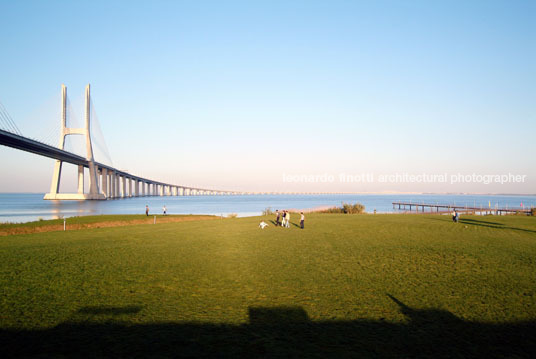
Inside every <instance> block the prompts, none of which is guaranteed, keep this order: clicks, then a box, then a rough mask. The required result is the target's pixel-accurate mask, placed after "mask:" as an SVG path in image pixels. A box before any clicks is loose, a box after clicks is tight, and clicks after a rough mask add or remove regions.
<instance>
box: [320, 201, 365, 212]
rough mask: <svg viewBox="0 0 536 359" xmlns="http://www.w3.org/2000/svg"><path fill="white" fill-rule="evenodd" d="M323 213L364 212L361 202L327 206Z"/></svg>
mask: <svg viewBox="0 0 536 359" xmlns="http://www.w3.org/2000/svg"><path fill="white" fill-rule="evenodd" d="M322 212H323V213H346V214H362V213H365V206H363V205H362V204H361V203H355V204H351V203H344V202H343V203H342V207H333V208H328V209H326V210H324V211H322Z"/></svg>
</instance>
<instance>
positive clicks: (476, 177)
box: [283, 172, 527, 185]
mask: <svg viewBox="0 0 536 359" xmlns="http://www.w3.org/2000/svg"><path fill="white" fill-rule="evenodd" d="M526 180H527V175H520V174H513V173H507V174H481V173H471V174H463V173H455V174H448V173H440V174H434V173H407V172H403V173H392V174H379V175H376V174H374V173H355V174H348V173H339V174H338V175H334V174H330V173H321V174H287V173H284V174H283V182H285V183H334V182H339V183H376V182H377V183H448V184H455V183H480V184H484V185H488V184H493V183H495V184H506V183H524V182H525V181H526Z"/></svg>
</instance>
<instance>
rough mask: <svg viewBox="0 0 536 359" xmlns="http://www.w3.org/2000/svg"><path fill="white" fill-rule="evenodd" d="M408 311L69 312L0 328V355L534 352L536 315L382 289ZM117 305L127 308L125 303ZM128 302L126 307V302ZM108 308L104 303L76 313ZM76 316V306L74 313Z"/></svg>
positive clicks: (510, 354)
mask: <svg viewBox="0 0 536 359" xmlns="http://www.w3.org/2000/svg"><path fill="white" fill-rule="evenodd" d="M388 296H389V297H390V298H391V299H392V300H393V302H394V303H396V304H397V305H398V307H399V310H400V311H401V312H402V313H403V314H404V315H405V316H406V317H407V319H408V321H407V322H404V323H390V322H386V321H384V320H379V321H375V320H365V319H363V320H325V321H312V320H310V318H309V316H308V315H307V313H306V311H305V310H304V309H303V308H301V307H297V306H296V307H292V306H290V307H272V308H268V307H250V308H249V322H248V323H245V324H239V325H231V324H216V323H198V322H161V323H148V324H136V323H134V322H129V321H96V320H94V321H83V322H82V321H79V320H73V319H72V320H70V321H67V322H64V323H62V324H59V325H57V326H55V327H53V328H49V329H35V330H16V329H0V340H1V341H0V343H1V344H2V348H3V354H4V357H21V356H23V357H65V356H67V357H131V356H136V357H215V358H222V357H230V358H236V357H239V358H240V357H244V358H259V357H262V358H288V357H295V358H301V357H308V358H310V357H316V358H326V357H330V358H340V357H416V358H436V357H442V358H447V357H449V358H450V357H486V358H488V357H489V358H493V357H517V358H531V357H534V356H535V355H536V341H535V340H534V338H535V337H536V321H535V320H532V321H525V322H514V323H501V324H491V323H481V322H471V321H466V320H463V319H461V318H458V317H456V316H455V315H453V314H452V313H450V312H448V311H446V310H440V309H415V308H411V307H409V306H407V305H406V304H404V303H402V302H401V301H400V300H398V299H397V298H395V297H393V296H391V295H388ZM125 308H127V309H125V310H120V308H116V309H115V310H112V311H111V312H113V313H115V312H116V311H117V310H119V312H122V313H131V314H134V312H135V310H132V308H130V307H125ZM129 308H130V309H129ZM80 312H81V313H91V312H96V313H97V314H101V313H102V312H104V313H108V312H110V309H109V308H105V309H103V310H99V309H97V310H96V308H95V307H92V308H91V309H87V308H86V309H84V308H83V309H82V310H80V311H79V313H80ZM75 318H76V314H75Z"/></svg>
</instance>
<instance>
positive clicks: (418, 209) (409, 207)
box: [393, 202, 531, 216]
mask: <svg viewBox="0 0 536 359" xmlns="http://www.w3.org/2000/svg"><path fill="white" fill-rule="evenodd" d="M393 209H398V210H400V211H408V212H414V213H437V214H442V213H450V212H452V211H454V210H455V211H457V212H464V213H468V214H469V213H472V214H481V215H487V214H494V215H499V216H500V215H504V214H517V213H521V214H526V215H530V214H531V208H525V207H519V208H491V207H484V206H480V207H471V206H460V205H456V204H432V203H412V202H393Z"/></svg>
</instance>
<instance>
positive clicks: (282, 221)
mask: <svg viewBox="0 0 536 359" xmlns="http://www.w3.org/2000/svg"><path fill="white" fill-rule="evenodd" d="M281 217H282V218H281V227H285V221H286V220H287V211H285V210H283V214H282V215H281Z"/></svg>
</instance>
